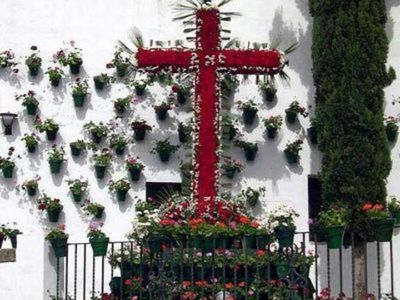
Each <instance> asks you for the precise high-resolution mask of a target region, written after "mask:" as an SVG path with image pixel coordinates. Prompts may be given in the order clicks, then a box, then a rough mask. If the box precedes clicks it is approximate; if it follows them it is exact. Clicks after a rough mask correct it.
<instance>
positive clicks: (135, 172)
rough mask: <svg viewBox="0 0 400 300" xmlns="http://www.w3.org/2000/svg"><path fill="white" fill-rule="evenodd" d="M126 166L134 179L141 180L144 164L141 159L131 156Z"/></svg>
mask: <svg viewBox="0 0 400 300" xmlns="http://www.w3.org/2000/svg"><path fill="white" fill-rule="evenodd" d="M125 168H126V169H127V170H128V172H129V176H130V178H131V180H132V181H139V179H140V174H141V172H142V171H143V169H144V165H143V163H141V162H140V161H139V158H134V157H131V156H129V157H128V159H127V160H126V161H125Z"/></svg>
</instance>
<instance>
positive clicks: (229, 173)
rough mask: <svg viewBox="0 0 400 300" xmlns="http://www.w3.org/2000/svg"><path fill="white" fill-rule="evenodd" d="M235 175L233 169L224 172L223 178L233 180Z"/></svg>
mask: <svg viewBox="0 0 400 300" xmlns="http://www.w3.org/2000/svg"><path fill="white" fill-rule="evenodd" d="M235 175H236V170H234V169H229V170H225V176H226V177H228V178H229V179H233V178H235Z"/></svg>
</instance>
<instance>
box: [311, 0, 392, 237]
mask: <svg viewBox="0 0 400 300" xmlns="http://www.w3.org/2000/svg"><path fill="white" fill-rule="evenodd" d="M310 12H311V14H312V15H313V17H314V25H313V26H314V27H313V48H312V56H313V75H314V81H315V85H316V120H315V121H316V126H317V128H318V141H319V144H320V149H321V151H322V152H323V154H324V159H323V166H322V171H321V177H322V181H323V200H324V203H325V204H329V203H332V202H336V201H340V202H341V203H346V204H347V205H348V206H349V208H350V209H351V210H352V211H353V215H352V220H353V221H354V222H353V224H352V227H353V228H354V229H355V230H356V231H358V230H357V229H363V228H364V230H365V227H364V226H366V224H365V221H364V220H365V217H364V216H363V214H362V213H361V212H360V207H361V205H362V203H365V202H383V201H385V198H386V185H385V180H386V178H387V176H388V175H389V172H390V169H391V159H390V151H389V146H388V142H387V139H386V135H385V127H384V122H383V101H384V92H383V88H384V87H385V86H387V85H388V84H390V83H391V82H392V81H393V80H394V78H395V77H396V74H395V72H394V70H393V68H389V70H388V71H387V70H386V59H387V52H388V40H387V36H386V33H385V23H386V19H387V16H386V5H385V1H384V0H346V1H345V0H339V1H338V0H310ZM360 231H361V230H360Z"/></svg>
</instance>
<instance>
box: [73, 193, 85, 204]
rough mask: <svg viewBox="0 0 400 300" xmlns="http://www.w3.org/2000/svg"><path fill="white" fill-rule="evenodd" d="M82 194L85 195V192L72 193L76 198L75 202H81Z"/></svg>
mask: <svg viewBox="0 0 400 300" xmlns="http://www.w3.org/2000/svg"><path fill="white" fill-rule="evenodd" d="M82 196H83V194H78V193H72V198H73V199H74V201H75V202H81V201H82Z"/></svg>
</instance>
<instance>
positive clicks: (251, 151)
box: [243, 147, 258, 161]
mask: <svg viewBox="0 0 400 300" xmlns="http://www.w3.org/2000/svg"><path fill="white" fill-rule="evenodd" d="M243 150H244V154H245V156H246V160H248V161H254V159H255V158H256V155H257V151H258V147H246V148H244V149H243Z"/></svg>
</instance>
